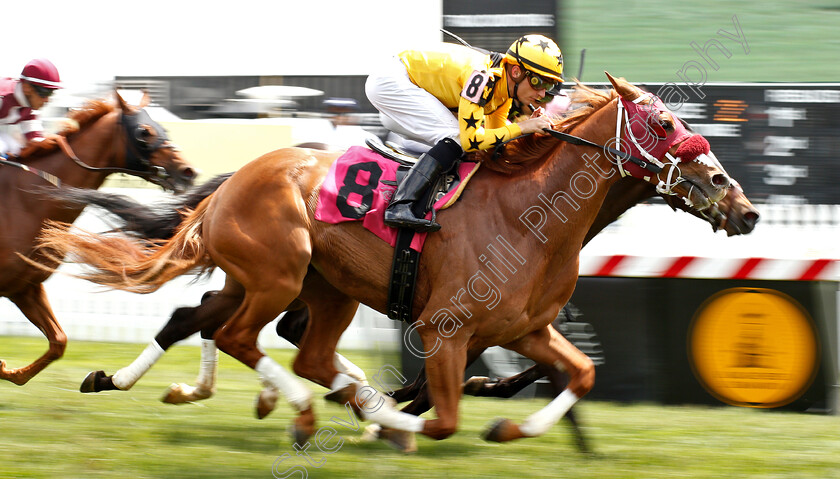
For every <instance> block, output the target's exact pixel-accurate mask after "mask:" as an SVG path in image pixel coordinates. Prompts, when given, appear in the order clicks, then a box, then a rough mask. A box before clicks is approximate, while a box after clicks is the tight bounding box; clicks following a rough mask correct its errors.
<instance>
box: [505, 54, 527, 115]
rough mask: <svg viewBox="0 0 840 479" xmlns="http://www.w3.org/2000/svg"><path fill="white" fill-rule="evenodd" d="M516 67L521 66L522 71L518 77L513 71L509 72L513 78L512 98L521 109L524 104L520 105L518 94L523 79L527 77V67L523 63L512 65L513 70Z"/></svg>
mask: <svg viewBox="0 0 840 479" xmlns="http://www.w3.org/2000/svg"><path fill="white" fill-rule="evenodd" d="M514 67H519V71H520V72H521V73H520V74H519V77H518V78H514V77H513V71H510V72H509V73H510V75H509V76H510V79H511V80H513V95H512V96H513V98H512V100H513V104H514V106H515V107H517V108H518V109H519V110H520V111H521V110H522V105H520V102H519V95H518V93H519V84H520V83H522V81H523V80H524V79H525V76H526V75H525V69H524V68H523V67H522V64H521V63H520V64H518V65H511V70H513V68H514Z"/></svg>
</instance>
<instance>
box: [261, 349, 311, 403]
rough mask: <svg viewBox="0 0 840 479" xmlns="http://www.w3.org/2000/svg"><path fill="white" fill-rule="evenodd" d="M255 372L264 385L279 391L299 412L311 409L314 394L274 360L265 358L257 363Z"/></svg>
mask: <svg viewBox="0 0 840 479" xmlns="http://www.w3.org/2000/svg"><path fill="white" fill-rule="evenodd" d="M254 370H256V371H257V373H259V375H260V376H261V378H262V381H263V384H265V385H267V386H270V387H274V388H275V389H279V390H280V391H281V392H282V393H283V395H284V396H286V400H287V401H288V402H289V404H291V405H292V406H294V407H295V408H296V409H297V410H298V411H304V410H306V409H309V407H310V405H311V403H312V393H311V392H310V391H309V389H308V388H307V387H306V386H305V385H304V384H303V383H302V382H300V380H298V378H296V377H295V376H294V375H292V374H291V373H289V372H288V371H286V370H285V369H283V366H280V365H279V364H277V363H276V362H274V360H273V359H271V358H270V357H268V356H263V357H262V358H260V360H259V361H257V366H256V367H255V368H254Z"/></svg>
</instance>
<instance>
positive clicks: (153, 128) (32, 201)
mask: <svg viewBox="0 0 840 479" xmlns="http://www.w3.org/2000/svg"><path fill="white" fill-rule="evenodd" d="M116 97H117V100H116V101H115V102H110V101H101V100H98V101H92V102H89V103H88V104H86V105H85V106H84V107H83V108H81V109H78V110H74V111H72V112H71V113H70V114H69V117H68V119H69V120H70V122H71V125H70V126H68V127H67V128H66V129H65V130H64V131H62V132H61V133H59V135H57V136H54V137H50V138H48V139H47V140H45V141H43V142H41V143H38V144H35V145H33V146H31V147H29V148H26V149H25V150H24V151H23V152H22V154H21V156H20V158H13V159H12V160H14V161H13V162H11V163H5V162H0V296H5V297H7V298H9V300H11V301H12V303H14V304H15V305H16V306H17V307H18V309H20V311H21V312H22V313H23V314H24V316H26V318H27V319H28V320H29V321H30V322H32V324H34V325H35V326H36V327H38V329H40V330H41V332H42V333H44V335H45V336H46V337H47V341H49V349H48V350H47V352H46V353H45V354H44V355H43V356H41V357H40V358H38V359H37V360H35V361H34V362H33V363H32V364H29V365H28V366H24V367H20V368H15V369H9V368H7V367H6V363H5V362H4V361H0V379H5V380H8V381H11V382H13V383H15V384H17V385H23V384H25V383H26V382H27V381H29V380H30V379H32V377H34V376H35V375H36V374H38V373H39V372H41V371H42V370H43V369H44V368H45V367H47V365H49V364H50V363H51V362H52V361H55V360H56V359H58V358H60V357H61V356H62V355H63V354H64V349H65V347H66V344H67V337H66V335H65V334H64V331H63V330H62V328H61V325H59V323H58V320H57V319H56V318H55V315H54V314H53V312H52V309H51V308H50V304H49V301H48V300H47V296H46V294H45V292H44V287H43V284H42V283H43V282H44V281H45V280H46V279H47V278H48V277H49V276H50V273H49V272H47V271H45V270H43V269H39V268H35V267H33V266H32V265H31V264H29V263H27V262H26V261H24V260H22V259H21V257H20V256H19V255H24V256H26V257H28V258H31V259H33V260H36V261H39V262H46V263H47V264H51V265H53V266H57V265H58V264H59V263H58V262H50V260H48V259H47V258H46V257H44V255H42V254H41V253H39V252H37V251H36V250H35V238H36V237H38V235H39V234H40V232H41V229H42V227H43V225H44V224H45V222H46V221H47V220H52V221H60V222H64V223H72V222H73V221H74V220H75V219H76V217H77V216H78V215H79V214H80V213H81V211H82V208H83V206H78V207H69V208H68V207H67V205H66V204H64V203H62V202H61V201H58V200H54V199H50V198H49V197H47V196H45V195H42V194H39V193H38V192H37V190H38V189H39V188H43V187H44V186H47V187H49V184H50V183H52V184H53V185H55V186H58V185H68V186H74V187H78V188H94V189H95V188H99V187H100V186H101V185H102V183H103V182H104V181H105V178H106V177H107V176H108V175H109V174H111V173H114V172H121V173H128V174H131V175H134V176H139V177H141V178H143V179H145V180H147V181H150V182H152V183H155V184H158V185H161V186H164V187H166V188H169V189H178V190H182V189H183V188H185V187H186V186H188V185H189V184H191V183H192V180H193V177H194V176H195V170H194V169H193V168H192V167H191V166H190V165H188V164H187V163H186V162H185V161H184V160H183V159H182V158H181V155H180V153H178V151H177V150H176V149H175V148H174V147H173V146H174V145H173V144H172V143H170V142H169V141H168V140H167V139H166V133H165V132H164V130H163V129H162V128H161V127H160V125H158V124H157V123H155V122H154V121H153V120H152V119H151V118H149V116H148V114H147V113H146V112H145V110H143V109H142V108H143V106H145V103H147V102H148V97H144V101H143V103H142V104H141V105H140V106H139V107H134V106H131V105H129V104H127V103H126V102H125V101H124V100H123V99H122V97H120V95H116ZM33 173H35V174H33Z"/></svg>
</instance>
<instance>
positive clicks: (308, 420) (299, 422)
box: [289, 408, 315, 448]
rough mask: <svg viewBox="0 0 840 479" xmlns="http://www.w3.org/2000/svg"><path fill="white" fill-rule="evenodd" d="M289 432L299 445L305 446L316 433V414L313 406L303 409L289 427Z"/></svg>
mask: <svg viewBox="0 0 840 479" xmlns="http://www.w3.org/2000/svg"><path fill="white" fill-rule="evenodd" d="M289 432H290V433H291V436H292V440H293V441H294V442H295V444H297V446H298V447H301V448H303V447H304V446H305V445H306V443H307V442H308V441H309V438H310V437H312V435H313V434H315V414H313V413H312V408H309V409H307V410H305V411H301V413H300V415H299V416H298V417H296V418H295V420H294V422H293V423H292V425H291V426H290V427H289Z"/></svg>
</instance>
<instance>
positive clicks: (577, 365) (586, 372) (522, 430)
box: [484, 326, 595, 442]
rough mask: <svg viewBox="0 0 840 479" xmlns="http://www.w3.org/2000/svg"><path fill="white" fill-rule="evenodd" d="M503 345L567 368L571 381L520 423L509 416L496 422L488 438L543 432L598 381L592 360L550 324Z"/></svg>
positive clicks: (558, 366)
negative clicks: (509, 418)
mask: <svg viewBox="0 0 840 479" xmlns="http://www.w3.org/2000/svg"><path fill="white" fill-rule="evenodd" d="M504 346H505V348H508V349H511V350H513V351H516V352H518V353H519V354H522V355H524V356H525V357H528V358H530V359H532V360H534V361H536V362H538V363H540V364H544V365H551V366H553V367H555V368H557V369H562V370H565V371H566V372H567V373H568V374H569V384H568V386H567V387H566V389H565V390H564V391H563V392H562V393H560V394H559V395H558V396H557V397H556V398H555V399H554V400H552V401H551V403H549V405H548V406H546V407H544V408H543V409H541V410H539V411H537V412H536V413H534V414H532V415H531V416H529V417H528V418H527V419H526V420H525V421H524V422H523V423H522V425H521V426H520V425H516V424H514V423H513V422H511V421H510V420H508V419H502V420H499V421H497V422H496V423H495V424H494V425H493V426H492V427H491V428H490V430H488V431H487V432H486V433H485V435H484V438H485V439H487V440H489V441H496V442H505V441H510V440H512V439H519V438H523V437H534V436H539V435H541V434H544V433H545V432H546V431H547V430H548V428H550V427H551V426H552V425H554V424H555V423H557V421H559V420H560V418H561V417H563V415H564V414H566V412H567V411H568V410H569V409H570V408H571V407H572V406H573V405H574V403H575V402H577V400H578V399H579V398H581V397H583V396H584V395H585V394H586V393H588V392H589V391H590V390H591V389H592V385H593V384H594V382H595V366H594V364H592V360H591V359H589V357H588V356H586V355H585V354H583V353H582V352H580V350H579V349H577V348H576V347H575V346H574V345H573V344H572V343H570V342H569V341H568V340H567V339H566V338H564V337H563V335H561V334H560V333H559V332H558V331H557V330H555V329H554V328H552V327H551V326H546V327H545V328H543V329H541V330H539V331H534V332H533V333H530V334H528V335H526V336H524V337H523V338H521V339H519V340H517V341H514V342H513V343H510V344H506V345H504Z"/></svg>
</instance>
